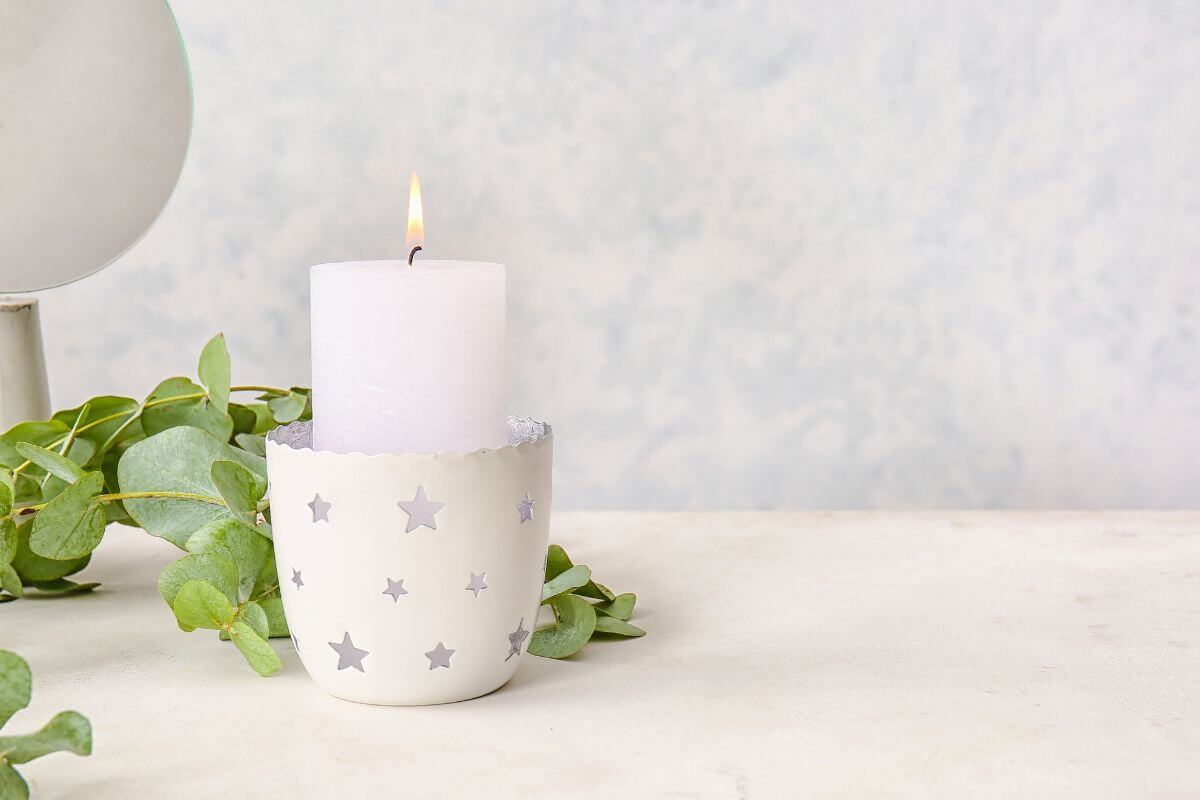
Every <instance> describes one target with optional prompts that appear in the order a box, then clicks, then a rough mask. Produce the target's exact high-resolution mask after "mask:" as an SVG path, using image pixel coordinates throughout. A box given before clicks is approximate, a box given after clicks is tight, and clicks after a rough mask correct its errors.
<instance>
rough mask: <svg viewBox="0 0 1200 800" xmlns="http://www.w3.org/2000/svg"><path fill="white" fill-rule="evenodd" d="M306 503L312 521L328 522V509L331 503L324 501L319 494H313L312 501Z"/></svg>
mask: <svg viewBox="0 0 1200 800" xmlns="http://www.w3.org/2000/svg"><path fill="white" fill-rule="evenodd" d="M306 505H308V507H309V508H311V509H312V514H313V519H312V521H313V522H329V509H330V508H331V507H332V505H333V504H332V503H327V502H325V501H324V500H322V499H321V495H319V494H317V495H314V496H313V499H312V502H311V503H307V504H306Z"/></svg>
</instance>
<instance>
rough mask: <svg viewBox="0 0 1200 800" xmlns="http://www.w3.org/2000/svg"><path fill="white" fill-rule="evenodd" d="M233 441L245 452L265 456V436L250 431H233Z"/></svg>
mask: <svg viewBox="0 0 1200 800" xmlns="http://www.w3.org/2000/svg"><path fill="white" fill-rule="evenodd" d="M233 441H235V442H237V446H238V447H240V448H242V449H243V450H245V451H246V452H247V453H254V455H256V456H265V455H266V454H267V437H265V436H259V435H258V434H252V433H235V434H234V435H233Z"/></svg>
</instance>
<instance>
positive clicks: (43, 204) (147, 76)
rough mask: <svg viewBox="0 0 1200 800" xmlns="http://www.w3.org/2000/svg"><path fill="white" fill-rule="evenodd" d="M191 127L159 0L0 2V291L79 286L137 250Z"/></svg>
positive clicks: (187, 90)
mask: <svg viewBox="0 0 1200 800" xmlns="http://www.w3.org/2000/svg"><path fill="white" fill-rule="evenodd" d="M191 128H192V89H191V81H190V78H189V75H188V67H187V59H186V56H185V54H184V50H183V42H182V40H181V39H180V35H179V29H178V27H177V26H176V24H175V18H174V16H173V15H172V13H171V10H170V8H168V7H167V4H166V2H164V0H108V1H107V2H103V3H100V2H95V0H36V2H30V1H29V0H0V292H26V291H35V290H38V289H46V288H49V287H51V286H58V285H60V284H64V283H69V282H71V281H74V280H78V279H79V278H82V277H84V276H85V275H88V274H90V273H93V272H95V271H96V270H98V269H101V268H102V267H104V266H106V265H108V264H109V263H111V262H112V261H113V260H115V259H116V258H118V257H119V256H120V255H121V254H122V253H124V252H125V251H126V250H128V249H129V248H130V247H132V246H133V245H134V244H135V243H136V242H137V240H138V239H140V238H141V237H142V236H143V234H145V232H146V231H147V230H148V229H149V228H150V226H151V225H152V224H153V223H154V220H155V219H156V218H157V217H158V215H159V212H160V211H162V209H163V206H165V205H166V203H167V200H168V198H169V197H170V196H171V192H172V190H173V189H174V188H175V183H176V181H177V180H178V179H179V172H180V170H181V169H182V168H183V160H184V156H185V154H186V152H187V145H188V139H189V137H190V135H191Z"/></svg>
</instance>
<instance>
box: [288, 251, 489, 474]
mask: <svg viewBox="0 0 1200 800" xmlns="http://www.w3.org/2000/svg"><path fill="white" fill-rule="evenodd" d="M310 278H311V289H312V298H311V302H312V389H313V446H314V447H315V448H317V449H320V450H333V451H335V452H339V453H350V452H358V453H366V454H374V453H438V452H442V451H445V450H452V451H456V452H470V451H472V450H476V449H478V448H481V447H498V446H501V445H503V444H504V443H505V437H506V434H505V417H506V407H505V406H506V403H505V378H506V375H505V370H504V267H503V266H502V265H500V264H489V263H484V262H479V261H431V260H424V259H417V260H416V261H415V262H414V263H413V265H412V266H409V264H408V263H407V262H405V261H350V262H344V263H337V264H321V265H319V266H315V267H313V268H312V270H311V271H310Z"/></svg>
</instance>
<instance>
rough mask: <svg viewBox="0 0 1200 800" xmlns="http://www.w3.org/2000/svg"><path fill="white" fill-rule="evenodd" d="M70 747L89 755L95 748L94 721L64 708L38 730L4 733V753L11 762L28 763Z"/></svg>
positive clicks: (1, 749)
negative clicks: (89, 720)
mask: <svg viewBox="0 0 1200 800" xmlns="http://www.w3.org/2000/svg"><path fill="white" fill-rule="evenodd" d="M63 751H66V752H68V753H75V754H76V755H80V756H86V755H91V752H92V725H91V723H89V722H88V721H87V719H86V718H85V717H84V716H83V715H81V714H79V713H78V712H75V711H62V712H59V713H58V714H55V715H54V717H53V718H52V719H51V720H50V721H49V722H47V723H46V724H45V726H44V727H43V728H42V729H41V730H40V731H38V732H37V733H29V734H26V735H24V736H0V753H3V754H4V758H5V759H7V761H8V762H9V763H10V764H25V763H27V762H29V761H33V760H34V759H35V758H41V757H42V756H45V755H49V754H50V753H58V752H63Z"/></svg>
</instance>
